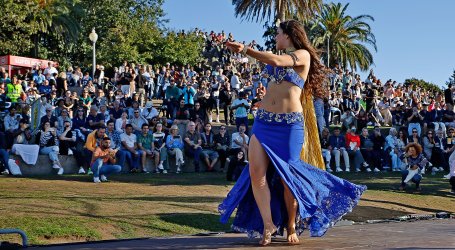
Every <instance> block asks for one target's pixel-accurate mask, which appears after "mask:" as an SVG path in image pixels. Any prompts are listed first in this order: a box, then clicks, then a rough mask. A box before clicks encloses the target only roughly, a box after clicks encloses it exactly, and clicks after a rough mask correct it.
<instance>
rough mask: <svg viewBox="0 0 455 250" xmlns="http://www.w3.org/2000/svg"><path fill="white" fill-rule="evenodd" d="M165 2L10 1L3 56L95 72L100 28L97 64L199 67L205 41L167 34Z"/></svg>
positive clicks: (0, 32)
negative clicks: (93, 33) (93, 38)
mask: <svg viewBox="0 0 455 250" xmlns="http://www.w3.org/2000/svg"><path fill="white" fill-rule="evenodd" d="M163 2H164V0H19V1H15V0H5V3H4V4H3V6H2V7H3V10H2V11H1V12H0V18H2V23H0V55H3V54H14V55H21V56H32V57H38V58H45V59H51V60H56V61H58V62H59V63H60V65H61V66H62V68H66V67H67V66H69V65H84V66H86V67H91V63H92V42H91V41H90V40H89V38H88V35H89V34H90V32H91V31H92V29H93V28H95V30H96V33H97V34H98V41H97V42H96V55H97V63H99V64H103V65H105V66H108V67H109V66H113V65H119V64H120V63H121V62H122V61H124V60H128V61H133V62H138V63H152V62H160V63H164V62H170V63H177V64H186V63H196V62H199V61H200V60H201V58H202V50H201V48H202V46H203V39H202V38H201V37H196V36H195V35H194V34H187V35H184V36H179V35H177V34H175V33H174V32H168V31H167V30H166V29H165V28H164V24H165V23H166V22H167V20H166V19H164V12H163V10H162V9H161V6H162V4H163Z"/></svg>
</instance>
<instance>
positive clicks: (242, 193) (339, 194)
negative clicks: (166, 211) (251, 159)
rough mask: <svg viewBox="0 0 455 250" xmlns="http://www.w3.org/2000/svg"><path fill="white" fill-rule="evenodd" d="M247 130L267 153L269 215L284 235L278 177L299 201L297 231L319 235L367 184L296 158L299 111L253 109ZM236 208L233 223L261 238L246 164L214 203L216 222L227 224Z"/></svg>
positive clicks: (300, 131)
mask: <svg viewBox="0 0 455 250" xmlns="http://www.w3.org/2000/svg"><path fill="white" fill-rule="evenodd" d="M252 133H253V134H254V136H256V138H257V139H258V141H259V142H260V143H261V145H262V147H263V148H264V150H265V151H266V153H267V155H268V156H269V158H270V165H269V168H268V170H267V182H268V184H269V188H270V193H271V202H270V206H271V211H272V219H273V222H274V224H275V226H276V227H277V228H278V233H279V234H283V229H284V228H286V226H287V220H288V219H287V211H286V205H285V203H284V194H283V192H284V187H283V184H282V182H281V180H283V181H284V182H285V183H286V185H287V186H288V187H289V189H290V190H291V192H292V194H293V195H294V197H295V198H296V200H297V202H298V210H297V218H296V232H297V233H298V234H299V235H300V234H301V233H302V232H303V231H304V229H308V230H309V231H310V235H311V236H316V237H318V236H323V235H324V234H325V232H326V231H327V229H328V228H329V227H331V226H332V225H334V224H335V222H337V221H338V220H340V219H341V217H342V216H343V215H345V214H347V213H349V212H351V211H352V209H353V208H354V207H355V206H356V205H357V203H358V201H359V199H360V196H361V195H362V193H363V192H364V191H365V190H366V186H361V185H355V184H353V183H350V182H349V181H346V180H344V179H341V178H338V177H336V176H334V175H332V174H329V173H327V172H326V171H324V170H321V169H319V168H316V167H314V166H311V165H309V164H308V163H305V162H303V161H302V160H300V151H301V149H302V145H303V141H304V119H303V115H302V113H297V112H295V113H286V114H276V113H272V112H268V111H265V110H262V109H260V110H258V112H257V114H256V118H255V120H254V124H253V131H252ZM236 208H237V213H236V215H235V218H234V222H233V225H232V228H233V229H234V230H236V231H239V232H246V233H248V236H249V237H260V236H261V235H262V232H263V228H264V225H263V223H262V218H261V214H260V213H259V209H258V207H257V205H256V202H255V200H254V196H253V192H252V188H251V180H250V174H249V166H247V167H245V169H244V170H243V172H242V174H241V175H240V177H239V179H238V180H237V182H236V184H235V185H234V187H233V188H232V189H231V191H230V192H229V194H228V195H227V197H226V198H225V200H224V201H223V202H222V203H221V204H220V205H219V206H218V211H219V212H220V214H221V219H220V220H221V222H222V223H227V222H228V220H229V218H230V217H231V214H232V213H233V212H234V210H235V209H236Z"/></svg>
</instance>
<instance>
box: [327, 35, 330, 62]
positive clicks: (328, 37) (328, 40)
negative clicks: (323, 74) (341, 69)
mask: <svg viewBox="0 0 455 250" xmlns="http://www.w3.org/2000/svg"><path fill="white" fill-rule="evenodd" d="M329 46H330V33H329V34H328V36H327V68H330V47H329Z"/></svg>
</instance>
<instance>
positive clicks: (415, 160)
mask: <svg viewBox="0 0 455 250" xmlns="http://www.w3.org/2000/svg"><path fill="white" fill-rule="evenodd" d="M404 152H405V153H404V154H402V155H401V156H400V159H401V160H402V161H404V162H405V163H406V166H407V168H406V169H405V170H402V171H401V185H400V190H404V189H406V184H407V183H408V182H409V181H412V182H414V183H415V184H416V190H417V191H421V190H422V189H421V187H420V181H421V180H422V171H423V170H424V169H425V166H426V165H427V163H428V160H427V159H426V158H425V156H424V155H423V153H422V146H420V144H418V143H415V142H411V143H409V144H408V145H406V147H405V149H404ZM414 171H416V172H414Z"/></svg>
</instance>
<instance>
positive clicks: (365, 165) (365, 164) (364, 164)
mask: <svg viewBox="0 0 455 250" xmlns="http://www.w3.org/2000/svg"><path fill="white" fill-rule="evenodd" d="M362 165H363V166H364V167H366V168H367V167H369V166H370V165H368V163H367V162H364V163H363V164H362Z"/></svg>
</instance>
